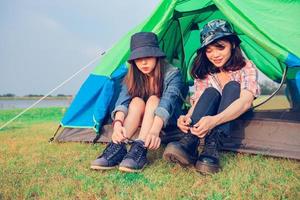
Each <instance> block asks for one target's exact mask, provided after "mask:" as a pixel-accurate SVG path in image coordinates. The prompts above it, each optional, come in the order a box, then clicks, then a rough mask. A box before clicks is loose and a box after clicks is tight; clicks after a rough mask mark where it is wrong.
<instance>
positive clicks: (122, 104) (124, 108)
mask: <svg viewBox="0 0 300 200" xmlns="http://www.w3.org/2000/svg"><path fill="white" fill-rule="evenodd" d="M130 100H131V97H130V95H129V94H128V89H127V86H126V85H125V84H124V83H123V84H122V87H121V92H120V95H119V97H118V99H117V101H116V103H115V106H114V107H115V108H114V110H113V111H112V112H111V118H112V120H114V119H115V114H116V112H118V111H121V112H123V113H124V114H125V116H127V114H128V106H129V103H130Z"/></svg>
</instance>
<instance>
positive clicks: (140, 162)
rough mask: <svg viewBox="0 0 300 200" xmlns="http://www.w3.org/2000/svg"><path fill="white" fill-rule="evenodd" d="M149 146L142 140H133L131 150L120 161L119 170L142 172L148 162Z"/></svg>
mask: <svg viewBox="0 0 300 200" xmlns="http://www.w3.org/2000/svg"><path fill="white" fill-rule="evenodd" d="M147 162H148V161H147V148H145V147H144V142H143V141H142V140H135V141H133V143H132V145H131V148H130V150H129V151H128V153H127V155H126V156H125V157H124V159H123V160H122V162H121V163H120V166H119V170H121V171H125V172H140V171H142V169H143V168H144V166H145V165H146V163H147Z"/></svg>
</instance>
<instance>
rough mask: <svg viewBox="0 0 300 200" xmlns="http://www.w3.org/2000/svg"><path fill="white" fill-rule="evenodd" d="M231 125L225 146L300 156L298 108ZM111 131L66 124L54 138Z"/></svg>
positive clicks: (104, 135) (174, 134) (167, 136)
mask: <svg viewBox="0 0 300 200" xmlns="http://www.w3.org/2000/svg"><path fill="white" fill-rule="evenodd" d="M232 127H233V130H232V132H231V134H230V137H228V138H224V139H223V141H222V147H221V148H222V150H225V151H234V152H243V153H251V154H262V155H270V156H275V157H283V158H291V159H297V160H300V131H299V130H300V112H299V111H298V112H296V111H287V110H278V111H255V112H254V113H253V114H252V115H251V116H250V115H244V116H242V117H240V118H239V119H237V120H235V121H234V122H233V126H232ZM111 134H112V128H111V126H110V125H105V126H103V129H102V131H101V135H100V137H99V138H96V134H95V132H94V131H93V130H92V129H79V128H64V129H63V131H62V132H61V133H60V134H59V135H58V136H57V137H56V139H55V141H58V142H88V143H91V142H93V140H95V141H96V142H104V143H106V142H109V141H110V140H111ZM182 135H183V134H182V133H181V132H180V131H179V130H178V128H176V127H169V128H168V129H165V130H164V131H162V133H161V139H162V143H168V142H171V141H176V140H179V139H180V138H181V137H182ZM134 138H135V136H134ZM134 138H133V139H134Z"/></svg>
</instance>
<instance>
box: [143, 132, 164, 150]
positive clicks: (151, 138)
mask: <svg viewBox="0 0 300 200" xmlns="http://www.w3.org/2000/svg"><path fill="white" fill-rule="evenodd" d="M160 142H161V140H160V137H159V134H155V133H151V132H150V133H149V134H148V135H147V136H146V139H145V145H144V146H145V147H146V148H148V149H151V150H153V149H158V148H159V147H160Z"/></svg>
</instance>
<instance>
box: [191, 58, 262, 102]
mask: <svg viewBox="0 0 300 200" xmlns="http://www.w3.org/2000/svg"><path fill="white" fill-rule="evenodd" d="M229 74H230V80H231V81H237V82H239V83H240V84H241V90H248V91H250V92H251V93H252V94H253V96H254V97H258V96H259V94H260V88H259V85H258V81H257V78H258V73H257V69H256V67H255V65H254V64H253V63H252V62H251V61H249V60H247V61H246V65H245V66H244V67H243V68H242V69H240V70H237V71H230V72H229ZM194 87H195V92H194V94H193V95H192V96H191V104H193V103H195V102H196V101H198V99H199V98H200V96H201V95H202V93H203V92H204V90H205V89H206V88H208V87H214V88H216V89H217V90H218V91H219V92H220V94H222V88H221V87H220V84H218V81H217V78H216V74H208V75H207V76H206V78H205V79H195V80H194Z"/></svg>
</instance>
